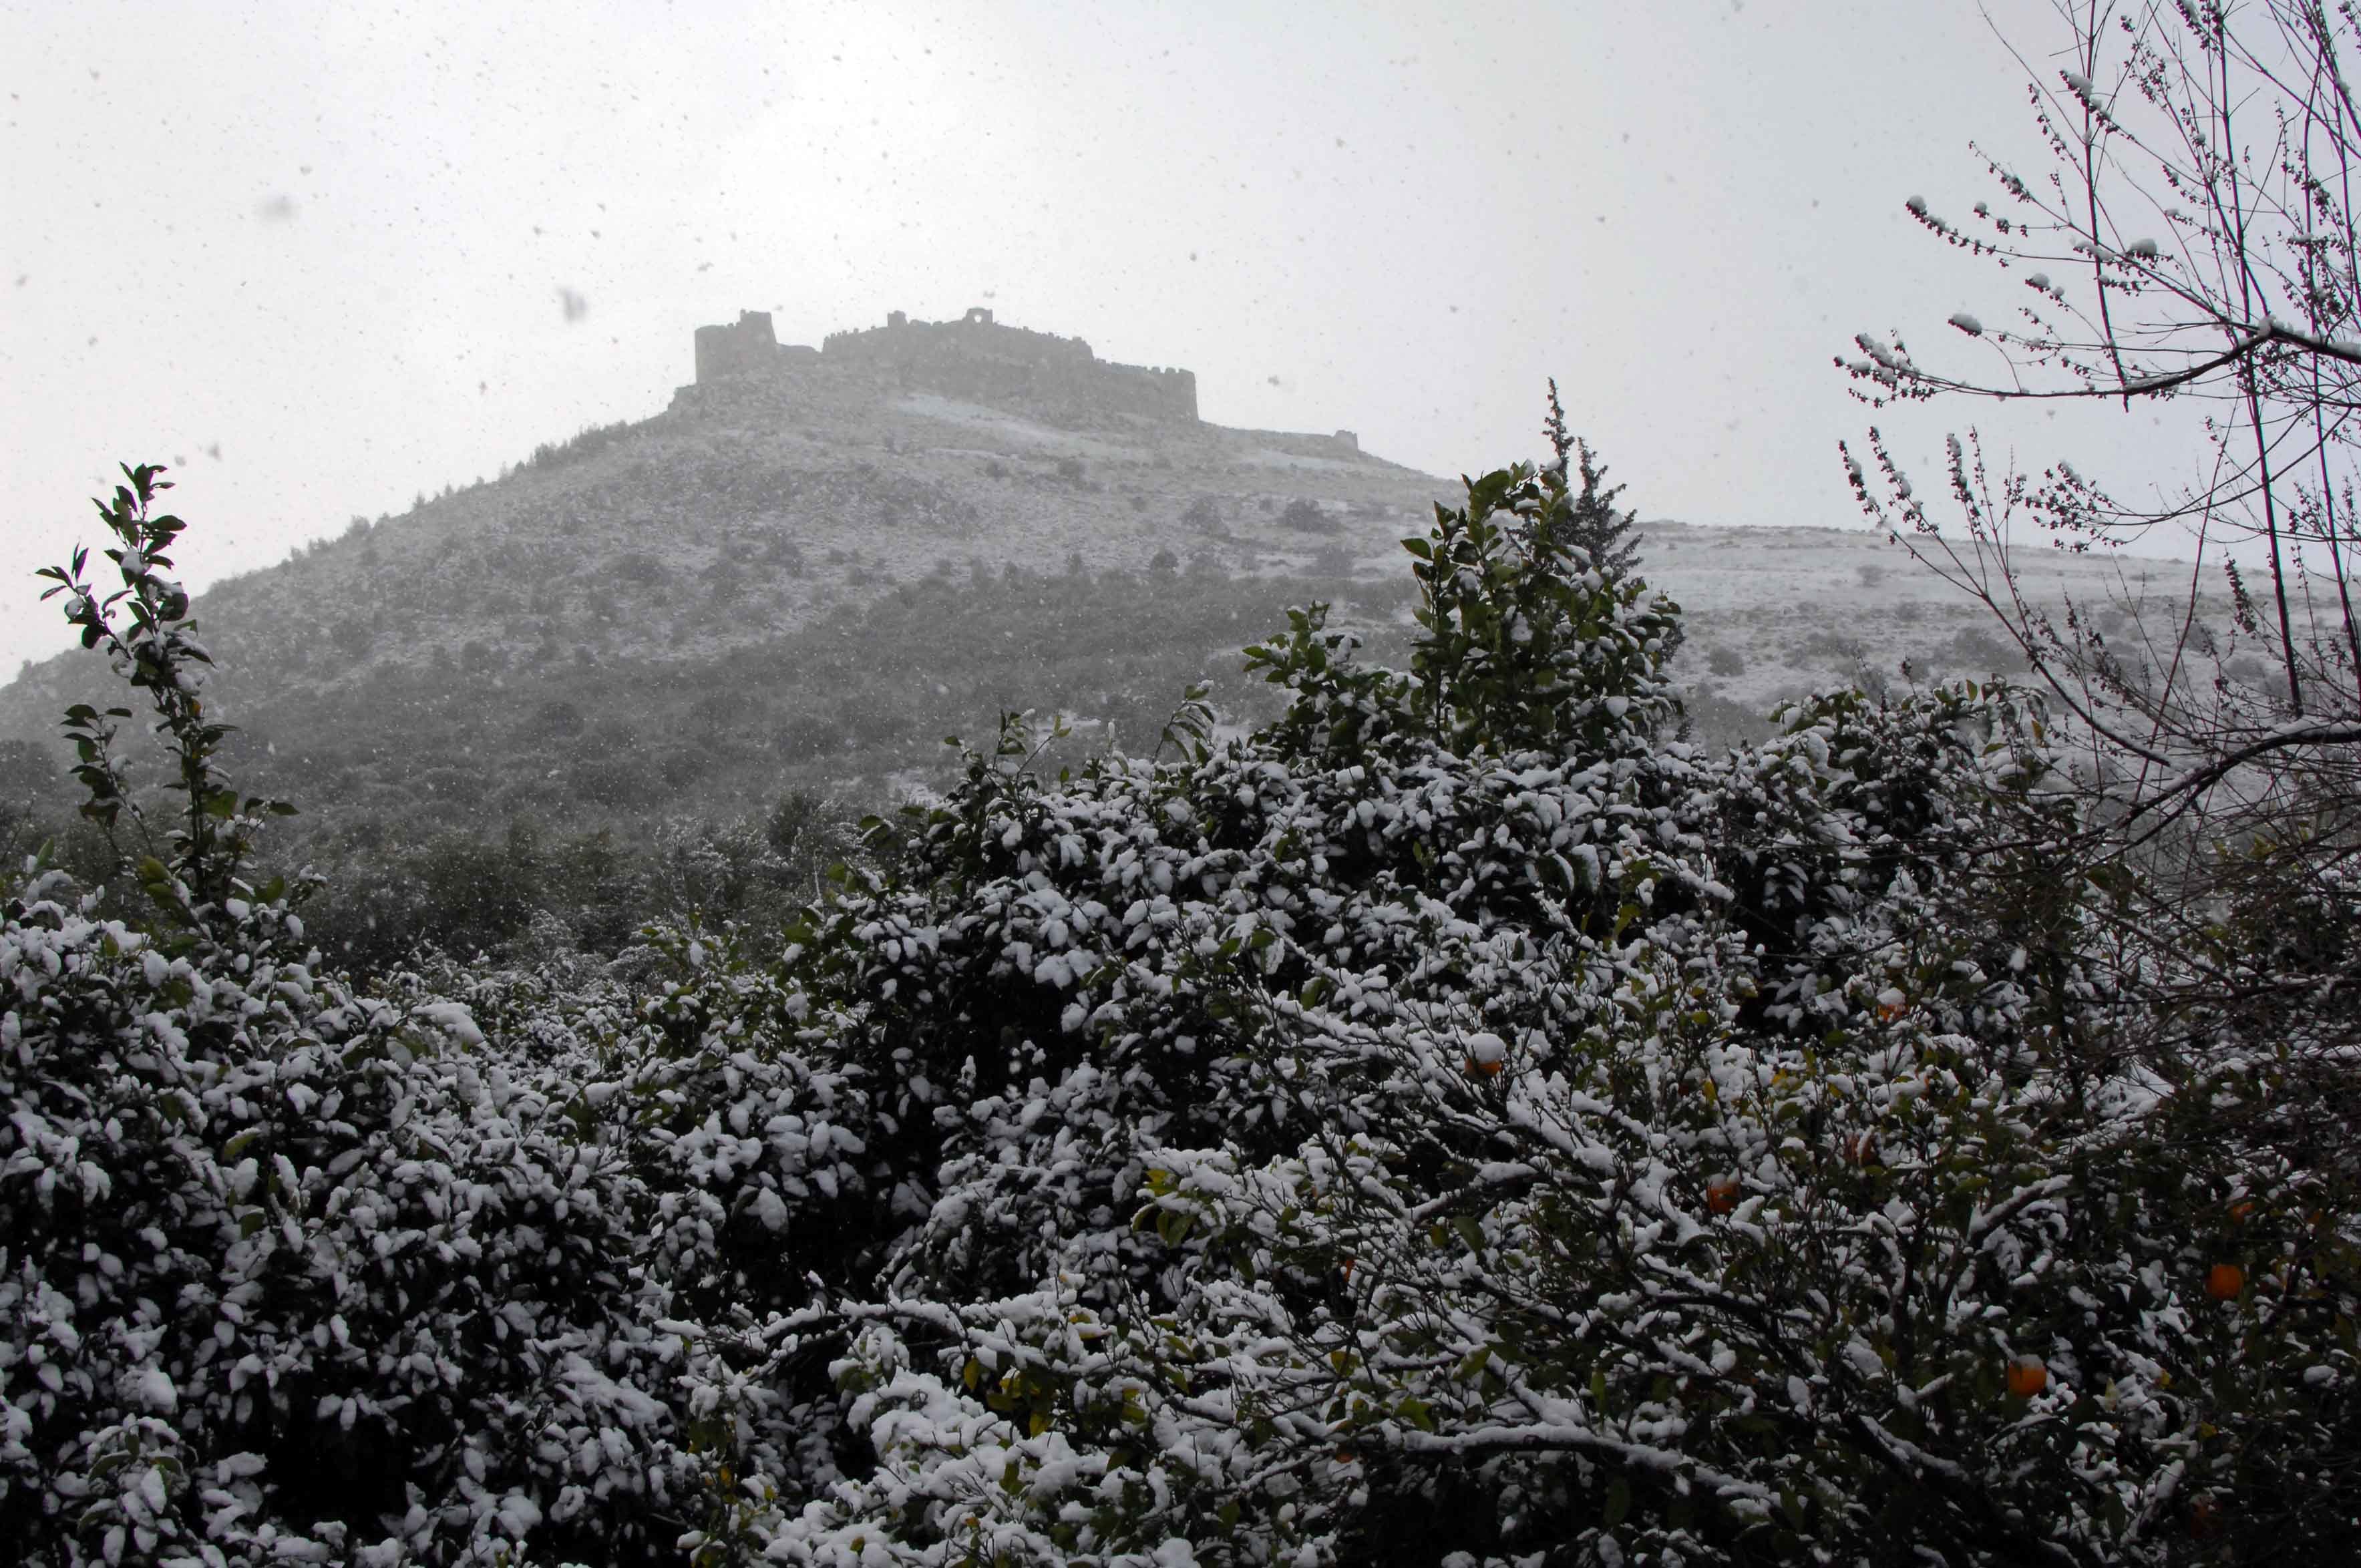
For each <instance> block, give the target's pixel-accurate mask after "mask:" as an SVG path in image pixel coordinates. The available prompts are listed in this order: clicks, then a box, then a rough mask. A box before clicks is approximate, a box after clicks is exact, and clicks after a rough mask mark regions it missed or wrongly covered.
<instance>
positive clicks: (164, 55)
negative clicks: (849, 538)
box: [0, 0, 2155, 671]
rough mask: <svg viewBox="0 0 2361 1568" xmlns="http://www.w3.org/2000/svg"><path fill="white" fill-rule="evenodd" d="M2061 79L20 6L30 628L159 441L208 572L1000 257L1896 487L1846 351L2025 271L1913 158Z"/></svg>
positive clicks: (1208, 371)
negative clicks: (762, 340)
mask: <svg viewBox="0 0 2361 1568" xmlns="http://www.w3.org/2000/svg"><path fill="white" fill-rule="evenodd" d="M1994 9H1995V15H1996V16H1998V18H1999V20H2000V22H2001V24H2002V26H2003V27H2004V30H2006V31H2007V32H2008V33H2009V34H2010V35H2011V36H2012V37H2013V38H2016V39H2017V40H2018V41H2019V43H2020V47H2022V48H2024V49H2026V51H2027V52H2028V54H2030V55H2036V56H2037V55H2038V53H2039V52H2040V51H2041V50H2042V49H2046V48H2047V47H2048V42H2049V39H2050V37H2051V29H2050V27H2048V26H2047V25H2045V24H2047V22H2048V7H2047V5H2043V4H2040V3H2039V0H2005V3H2002V4H1998V5H1995V8H1994ZM2025 80H2026V78H2025V72H2024V71H2023V70H2022V69H2021V68H2019V67H2018V66H2017V65H2015V63H2013V62H2012V61H2011V60H2009V58H2008V55H2007V53H2006V52H2005V50H2004V49H2003V47H2002V45H2001V44H2000V42H1999V41H1998V40H1997V39H1996V38H1994V36H1993V31H1992V29H1991V27H1989V26H1988V25H1987V23H1986V21H1985V20H1984V18H1983V16H1982V13H1981V12H1980V11H1979V10H1978V9H1977V7H1976V6H1974V5H1971V4H1966V3H1960V0H1785V3H1774V0H1745V3H1744V4H1743V5H1740V4H1737V3H1734V0H1653V3H1649V4H1641V5H1632V4H1629V3H1618V4H1591V3H1587V0H1567V3H1565V4H1558V5H1481V4H1477V5H1466V4H1431V5H1407V4H1404V5H1310V4H1303V3H1301V0H1285V3H1283V4H1279V3H1273V0H1261V3H1257V4H1210V3H1207V0H1191V3H1190V4H1186V5H1115V4H1071V5H1069V4H1057V3H1051V0H1008V3H1000V4H992V5H911V4H899V3H893V0H862V3H861V4H849V5H835V4H813V3H805V0H772V3H767V4H748V5H729V4H721V3H700V4H695V5H671V6H663V5H617V4H608V5H580V4H577V5H547V6H524V5H482V4H480V3H477V0H467V3H441V0H422V3H413V4H407V5H400V6H385V5H366V4H364V5H314V4H302V5H294V4H268V5H251V6H241V7H238V8H237V10H236V14H234V15H233V14H232V13H231V11H230V8H228V7H225V6H219V5H210V4H207V5H194V4H192V5H115V4H104V3H100V0H56V3H49V4H38V3H37V4H0V82H5V92H6V94H7V97H6V103H5V120H0V671H7V670H13V669H14V667H15V665H16V661H17V660H18V659H20V658H24V657H27V656H39V655H44V654H46V653H48V652H51V651H53V650H55V649H56V648H59V647H60V646H62V645H63V638H62V635H61V633H60V631H59V630H56V628H57V627H59V626H60V624H61V623H60V621H59V620H58V619H57V617H56V614H55V609H54V607H53V606H40V605H38V603H37V590H36V588H35V587H34V585H33V583H32V579H31V577H30V573H31V571H32V570H33V569H34V568H35V567H37V566H39V565H47V564H49V563H50V562H52V561H56V560H59V559H60V558H62V556H63V555H64V554H65V553H66V552H67V550H68V549H69V548H70V547H71V543H72V542H73V541H74V540H75V539H77V538H85V539H86V538H89V537H91V514H90V512H89V509H88V505H87V502H86V500H85V499H84V498H86V497H87V496H89V495H91V494H93V492H94V491H95V490H97V489H98V488H102V487H104V486H105V485H106V484H107V483H108V482H109V477H110V476H111V475H112V473H113V466H112V465H113V464H114V462H115V460H117V459H124V460H140V459H148V460H157V461H163V462H168V463H172V464H175V465H185V466H184V467H182V468H181V472H180V473H179V475H178V477H180V478H181V481H182V483H181V489H180V490H179V491H178V492H177V493H176V494H175V496H174V497H173V500H174V502H175V505H176V509H177V510H180V511H181V513H182V515H184V516H186V517H188V518H189V519H190V520H191V521H192V525H193V531H192V534H191V536H190V539H189V542H188V543H187V545H186V547H185V548H184V550H183V551H182V554H181V565H182V567H183V570H184V575H185V576H187V577H188V578H189V579H190V580H191V581H192V583H193V584H195V585H196V586H198V587H203V585H204V584H205V583H208V582H211V581H214V580H216V579H218V578H219V577H221V576H225V575H228V574H232V573H235V572H239V571H244V570H247V569H250V568H252V567H256V566H260V565H268V564H269V563H270V562H272V561H274V560H276V559H279V558H280V557H282V556H284V555H285V554H286V553H287V551H288V550H289V548H290V547H291V545H293V544H295V543H299V542H301V541H302V540H305V539H308V538H312V537H314V536H317V535H319V534H322V533H327V532H336V531H338V530H339V529H341V528H342V527H343V525H344V524H345V523H346V521H347V520H348V519H349V518H350V517H352V516H353V515H354V514H357V513H366V514H368V515H371V516H375V515H377V514H379V513H380V512H385V511H389V510H390V511H400V510H402V509H404V508H406V507H407V506H408V504H409V503H410V501H411V499H412V496H413V495H414V494H415V493H417V492H419V491H421V490H424V491H429V492H432V491H436V490H439V489H441V488H443V487H444V486H445V484H450V483H460V484H464V483H467V482H468V481H470V480H472V479H474V478H476V477H479V476H483V477H489V476H491V475H494V474H496V473H498V472H499V470H500V466H501V465H502V464H503V463H508V462H513V461H515V460H517V459H519V458H522V457H523V456H524V455H527V454H528V453H530V452H531V450H532V449H533V446H534V445H535V444H538V443H540V442H543V441H546V440H551V439H555V438H563V437H565V436H566V435H569V434H571V433H574V432H575V431H576V430H577V429H579V428H580V427H582V426H583V425H585V424H589V423H596V422H608V421H612V420H619V419H638V418H642V417H645V416H646V415H649V414H652V413H654V412H656V411H659V410H660V409H662V408H663V407H664V402H665V400H667V398H668V397H669V396H670V394H671V392H672V389H673V388H674V387H675V386H676V385H678V384H680V383H682V382H684V381H686V380H688V379H689V378H690V376H691V356H690V332H691V330H692V329H693V328H694V327H695V326H696V325H697V323H701V322H714V321H723V320H728V319H730V318H732V317H734V316H735V314H736V313H737V312H738V311H739V310H741V309H742V308H749V307H752V308H758V309H768V310H771V311H772V312H774V315H775V317H776V321H777V325H778V329H779V333H780V336H781V337H782V338H783V339H784V340H787V341H796V342H817V341H818V339H819V337H820V336H821V335H822V334H825V333H827V332H829V331H830V330H832V329H836V328H840V327H847V326H859V325H867V324H873V323H877V322H880V321H882V320H883V318H884V313H886V311H888V310H890V309H901V310H906V311H908V312H910V313H912V314H914V315H917V316H921V317H927V318H936V317H942V316H948V315H955V314H957V313H959V312H960V311H961V310H963V309H965V308H966V307H967V306H969V305H972V304H990V305H992V306H993V307H994V309H995V310H996V311H997V312H998V313H999V316H1000V319H1002V320H1003V321H1006V322H1011V323H1016V324H1021V325H1025V326H1030V327H1036V328H1040V329H1044V330H1048V331H1052V332H1057V333H1062V334H1078V335H1081V336H1083V337H1086V338H1088V339H1089V340H1090V341H1091V343H1092V345H1093V346H1094V347H1095V348H1096V349H1097V350H1098V352H1099V353H1100V354H1101V355H1102V356H1105V357H1109V358H1114V359H1120V360H1126V361H1130V362H1134V363H1143V364H1150V365H1180V366H1186V367H1190V368H1191V369H1193V370H1195V371H1196V372H1197V378H1198V389H1199V401H1200V407H1201V410H1202V413H1203V415H1204V416H1205V417H1206V418H1207V419H1210V420H1213V421H1217V422H1222V423H1224V424H1234V425H1248V426H1266V427H1271V428H1278V429H1291V430H1312V431H1326V430H1331V429H1334V428H1336V427H1339V426H1349V427H1351V428H1353V429H1355V430H1357V431H1358V432H1359V433H1360V434H1361V438H1362V443H1363V445H1364V446H1365V447H1366V448H1367V450H1369V451H1372V452H1375V453H1377V454H1378V455H1383V456H1387V457H1390V458H1393V459H1396V460H1398V461H1401V462H1406V463H1410V464H1413V465H1415V466H1420V467H1422V468H1426V469H1429V470H1431V471H1433V472H1436V473H1442V474H1455V473H1460V472H1465V471H1471V470H1476V469H1478V468H1480V467H1486V466H1495V465H1497V464H1499V463H1501V462H1505V461H1507V460H1509V459H1510V458H1513V457H1519V456H1527V455H1532V452H1533V451H1534V450H1535V448H1536V447H1537V446H1538V444H1539V437H1538V435H1537V433H1536V427H1537V422H1538V420H1539V416H1540V412H1541V396H1542V385H1543V378H1544V377H1545V376H1549V375H1555V376H1556V377H1557V378H1559V381H1560V384H1561V386H1562V388H1563V389H1564V390H1565V396H1566V403H1567V408H1568V411H1569V414H1570V416H1571V417H1572V420H1573V422H1574V423H1575V424H1576V427H1577V428H1578V429H1579V430H1581V431H1582V432H1584V433H1587V435H1589V436H1590V437H1591V439H1592V440H1593V441H1594V443H1595V444H1597V445H1598V447H1599V448H1600V449H1601V452H1602V455H1604V457H1605V458H1606V460H1607V461H1608V462H1609V465H1610V466H1611V468H1612V469H1613V473H1614V477H1617V478H1620V479H1622V480H1624V481H1626V482H1628V483H1629V485H1630V487H1631V488H1630V490H1629V492H1628V493H1627V498H1626V499H1627V500H1629V501H1630V502H1631V503H1633V504H1636V505H1637V506H1638V507H1639V508H1640V510H1642V513H1643V514H1644V515H1648V516H1674V517H1679V518H1683V519H1686V520H1688V521H1699V522H1747V523H1768V524H1797V523H1818V524H1841V525H1851V524H1854V523H1856V522H1857V521H1858V518H1857V514H1856V513H1855V512H1854V510H1853V509H1852V506H1851V503H1850V497H1849V496H1848V494H1847V493H1846V490H1845V488H1844V485H1843V481H1842V476H1841V470H1840V469H1839V465H1838V462H1837V458H1836V454H1835V443H1836V441H1837V439H1838V438H1839V436H1843V435H1857V434H1858V433H1859V432H1860V431H1861V429H1862V428H1863V427H1864V426H1865V425H1866V424H1867V423H1868V422H1870V419H1871V417H1872V416H1871V415H1870V414H1869V412H1868V411H1866V410H1864V409H1861V407H1859V406H1858V405H1856V404H1854V403H1852V402H1851V401H1850V399H1849V398H1848V397H1847V395H1846V383H1845V381H1844V378H1843V377H1842V376H1841V375H1840V374H1839V372H1837V371H1836V370H1834V369H1833V368H1831V367H1830V365H1829V360H1830V357H1831V356H1833V355H1834V354H1836V353H1837V352H1839V350H1841V349H1844V348H1845V347H1846V346H1847V345H1848V342H1849V339H1850V334H1851V333H1852V332H1854V331H1856V330H1860V329H1863V328H1886V327H1900V328H1902V329H1904V330H1905V333H1909V334H1912V336H1913V340H1914V343H1919V342H1922V341H1923V342H1925V343H1929V344H1931V343H1933V342H1934V341H1935V340H1938V338H1939V336H1940V334H1941V333H1942V331H1943V329H1942V328H1941V326H1940V323H1942V322H1943V320H1944V318H1945V317H1946V316H1948V315H1949V313H1951V312H1952V311H1954V310H1956V309H1960V308H1961V307H1962V306H1968V307H1973V306H1976V305H1978V304H1980V303H1984V302H1991V301H1994V300H1997V299H2000V298H2003V297H2004V296H2003V294H2002V291H2003V289H2004V287H2005V285H2004V283H2003V282H2002V281H2001V280H2000V279H1999V277H1998V276H1997V274H1995V273H1993V271H1991V270H1990V269H1989V268H1988V266H1979V265H1977V264H1973V263H1970V262H1967V261H1965V260H1964V259H1963V258H1959V257H1957V256H1955V255H1953V254H1952V253H1950V252H1948V251H1946V250H1945V249H1944V248H1943V247H1940V246H1938V244H1936V243H1935V242H1934V241H1933V240H1932V239H1930V238H1929V237H1928V236H1926V235H1925V234H1924V233H1923V232H1921V231H1920V230H1919V229H1918V228H1916V226H1915V225H1913V224H1911V223H1910V222H1909V220H1908V219H1907V218H1906V217H1905V214H1904V213H1903V203H1904V201H1905V199H1906V198H1907V197H1908V196H1910V195H1911V194H1913V193H1917V192H1923V193H1924V194H1926V195H1927V198H1928V199H1929V200H1930V201H1932V202H1934V203H1936V205H1937V206H1938V209H1947V210H1958V209H1963V208H1964V207H1966V206H1967V205H1968V204H1969V203H1971V202H1972V201H1974V200H1976V199H1977V198H1979V197H1981V196H1983V195H1986V194H1988V193H1989V186H1988V182H1987V181H1986V180H1985V178H1984V176H1983V175H1982V171H1981V169H1980V167H1979V165H1978V164H1977V162H1976V160H1975V159H1974V157H1973V156H1972V155H1971V152H1970V150H1969V147H1968V143H1969V142H1970V140H1971V138H1974V139H1979V140H1982V141H1983V142H1984V143H1985V144H1986V145H1988V146H1991V147H1993V148H1995V149H1997V150H2000V151H2002V152H2003V153H2004V154H2005V155H2007V156H2009V157H2011V158H2013V159H2018V160H2020V161H2021V162H2022V163H2023V164H2025V165H2026V166H2027V167H2031V166H2034V165H2037V163H2038V162H2039V158H2038V149H2037V147H2036V145H2035V144H2034V143H2033V141H2032V137H2031V129H2030V125H2029V120H2028V115H2027V113H2026V101H2025V92H2024V85H2025ZM562 291H573V292H574V293H576V294H577V295H578V296H579V297H580V299H581V300H582V301H583V302H586V303H587V307H588V308H587V311H585V312H584V313H581V314H580V315H579V317H578V318H577V319H574V320H569V319H568V317H567V313H566V309H565V307H564V303H563V297H562ZM1921 356H1922V357H1927V356H1926V354H1925V353H1924V352H1923V349H1922V355H1921ZM1995 414H1996V411H1993V410H1992V409H1989V408H1969V407H1966V406H1964V405H1962V406H1958V407H1954V408H1950V409H1947V410H1943V411H1939V412H1935V411H1914V418H1913V419H1912V420H1911V421H1910V422H1908V428H1909V430H1910V431H1911V432H1912V436H1911V439H1912V440H1913V441H1915V442H1916V448H1915V449H1916V450H1922V451H1927V452H1931V451H1933V450H1934V447H1935V433H1937V432H1938V431H1939V430H1940V429H1941V428H1943V427H1945V426H1959V425H1964V424H1966V423H1967V422H1971V421H1982V422H1983V423H1984V424H1985V425H1986V427H1987V428H1988V429H1992V428H1994V427H1999V428H2001V429H2002V430H2003V431H2004V432H2012V427H2009V426H2006V425H2004V423H2003V422H2002V421H2001V420H1999V419H1998V418H1996V417H1995ZM1930 416H1931V417H1930ZM2122 417H2123V416H2121V415H2114V416H2113V418H2114V422H2109V420H2108V419H2107V418H2105V417H2101V418H2100V419H2099V420H2098V422H2097V423H2096V425H2095V426H2094V427H2093V428H2092V429H2088V430H2084V429H2077V430H2075V431H2074V432H2073V433H2072V436H2071V439H2070V440H2068V439H2066V431H2067V427H2068V426H2070V425H2071V424H2072V423H2073V422H2074V418H2075V416H2072V415H2069V416H2067V417H2065V418H2059V419H2056V420H2054V421H2048V422H2045V421H2044V420H2043V419H2042V416H2041V415H2040V414H2038V413H2037V414H2035V415H2033V416H2031V421H2030V422H2026V423H2021V424H2019V425H2016V426H2015V427H2013V433H2009V434H2007V435H2006V436H2005V437H2004V438H2005V439H2015V440H2019V441H2021V442H2022V443H2023V452H2024V455H2026V457H2028V458H2032V459H2041V460H2046V459H2047V458H2048V457H2049V456H2051V455H2055V454H2056V452H2066V453H2069V454H2070V455H2075V456H2076V457H2078V458H2079V459H2081V460H2082V461H2083V462H2084V464H2085V466H2090V467H2092V468H2093V469H2095V470H2096V471H2100V472H2105V471H2106V462H2107V459H2108V458H2109V457H2110V456H2111V455H2112V456H2113V457H2114V458H2115V459H2117V460H2118V462H2119V463H2120V462H2123V461H2139V460H2141V454H2142V442H2141V440H2140V438H2139V435H2138V433H2137V432H2136V431H2134V432H2127V431H2126V430H2125V429H2124V428H2123V426H2122V425H2121V420H2122ZM2146 419H2147V416H2146V415H2144V414H2143V415H2142V416H2140V421H2141V422H2142V423H2143V424H2145V422H2146ZM1892 422H1898V421H1890V423H1892ZM2148 444H2149V445H2151V446H2152V445H2154V444H2155V442H2154V440H2153V438H2150V440H2149V443H2148ZM2053 449H2054V450H2053ZM2117 477H2119V478H2120V477H2122V476H2120V475H2118V476H2117ZM2125 489H2126V490H2127V491H2136V489H2137V487H2136V485H2126V486H2125Z"/></svg>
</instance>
